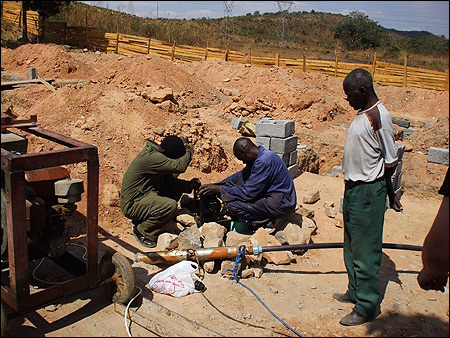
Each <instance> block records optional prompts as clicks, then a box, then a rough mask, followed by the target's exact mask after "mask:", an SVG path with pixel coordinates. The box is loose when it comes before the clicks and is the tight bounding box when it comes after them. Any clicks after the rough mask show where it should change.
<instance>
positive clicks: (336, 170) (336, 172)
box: [331, 166, 343, 177]
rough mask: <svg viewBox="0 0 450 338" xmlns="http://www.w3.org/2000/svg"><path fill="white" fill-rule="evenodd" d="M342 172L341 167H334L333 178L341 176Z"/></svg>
mask: <svg viewBox="0 0 450 338" xmlns="http://www.w3.org/2000/svg"><path fill="white" fill-rule="evenodd" d="M342 172H343V171H342V167H341V166H334V167H333V169H331V176H332V177H336V176H337V175H338V174H341V173H342Z"/></svg>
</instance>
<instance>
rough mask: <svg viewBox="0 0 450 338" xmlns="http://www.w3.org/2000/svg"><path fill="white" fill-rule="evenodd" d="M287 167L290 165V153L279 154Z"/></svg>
mask: <svg viewBox="0 0 450 338" xmlns="http://www.w3.org/2000/svg"><path fill="white" fill-rule="evenodd" d="M277 155H278V156H280V158H281V160H282V161H283V163H284V165H285V166H286V167H289V154H278V153H277Z"/></svg>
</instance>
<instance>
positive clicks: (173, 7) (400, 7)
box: [81, 1, 449, 38]
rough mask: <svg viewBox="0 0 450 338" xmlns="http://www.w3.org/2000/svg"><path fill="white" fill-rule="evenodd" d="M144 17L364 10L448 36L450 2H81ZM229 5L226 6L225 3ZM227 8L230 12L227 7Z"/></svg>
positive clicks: (407, 27) (381, 20)
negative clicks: (283, 11) (282, 11)
mask: <svg viewBox="0 0 450 338" xmlns="http://www.w3.org/2000/svg"><path fill="white" fill-rule="evenodd" d="M81 2H84V3H87V4H90V5H93V6H99V7H105V8H109V9H113V10H119V11H121V12H126V13H130V14H134V15H137V16H141V17H144V18H157V17H158V18H169V19H199V18H202V17H205V18H210V19H216V18H221V17H224V16H225V13H227V12H228V13H230V16H240V15H246V14H247V13H252V14H253V13H254V12H256V11H259V12H260V13H261V14H263V13H268V12H272V13H273V12H278V11H279V10H280V9H282V10H288V11H289V12H299V11H307V12H311V10H314V11H316V12H324V13H335V14H342V15H347V14H348V13H350V12H351V11H353V10H358V11H361V12H364V13H365V14H366V15H367V16H368V17H369V19H371V20H373V21H375V22H377V23H378V24H379V25H381V26H382V27H384V28H393V29H397V30H402V31H428V32H430V33H433V34H435V35H444V36H445V37H446V38H449V1H81ZM225 4H226V5H225ZM226 7H227V8H228V11H226V10H225V8H226Z"/></svg>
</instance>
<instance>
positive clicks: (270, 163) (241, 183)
mask: <svg viewBox="0 0 450 338" xmlns="http://www.w3.org/2000/svg"><path fill="white" fill-rule="evenodd" d="M233 153H234V156H236V158H237V159H238V160H240V161H242V162H243V163H244V164H245V165H246V166H245V168H244V169H243V170H241V171H238V172H237V173H235V174H233V175H231V176H229V177H227V178H226V179H224V180H223V181H222V182H221V183H220V184H206V185H202V186H201V187H200V190H199V193H200V194H201V195H210V194H220V196H221V199H222V201H223V202H224V203H225V207H226V210H227V211H228V213H229V214H230V215H232V216H233V217H234V218H241V219H244V220H246V221H248V222H249V223H250V224H251V227H252V230H253V231H254V230H257V229H258V228H266V229H267V230H268V232H269V233H273V232H274V231H276V230H278V228H279V227H281V226H282V225H283V223H285V221H286V218H287V217H288V216H290V215H291V214H292V213H293V212H294V211H295V207H296V205H297V195H296V192H295V186H294V181H293V179H292V177H291V175H290V173H289V171H288V169H287V168H286V165H285V164H284V162H283V161H282V160H281V158H280V157H279V156H278V155H277V154H276V153H275V152H273V151H271V150H268V149H266V148H264V147H263V146H259V147H258V146H256V145H255V144H254V143H253V142H252V141H251V140H250V139H249V138H247V137H241V138H238V139H237V140H236V141H235V143H234V146H233Z"/></svg>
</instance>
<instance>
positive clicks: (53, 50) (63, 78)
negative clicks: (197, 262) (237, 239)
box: [1, 44, 449, 337]
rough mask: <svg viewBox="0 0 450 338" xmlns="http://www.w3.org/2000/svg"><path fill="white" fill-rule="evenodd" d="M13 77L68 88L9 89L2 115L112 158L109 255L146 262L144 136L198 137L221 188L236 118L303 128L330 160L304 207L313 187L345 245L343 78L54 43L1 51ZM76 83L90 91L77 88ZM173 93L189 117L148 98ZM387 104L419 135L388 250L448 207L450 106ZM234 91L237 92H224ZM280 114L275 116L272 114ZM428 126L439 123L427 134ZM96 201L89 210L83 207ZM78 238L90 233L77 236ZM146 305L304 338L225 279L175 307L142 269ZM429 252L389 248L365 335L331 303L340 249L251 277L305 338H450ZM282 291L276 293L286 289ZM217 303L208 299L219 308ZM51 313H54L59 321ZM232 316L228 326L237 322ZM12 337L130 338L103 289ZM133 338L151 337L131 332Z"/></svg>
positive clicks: (23, 322)
mask: <svg viewBox="0 0 450 338" xmlns="http://www.w3.org/2000/svg"><path fill="white" fill-rule="evenodd" d="M1 53H2V54H1V56H2V58H1V67H2V80H3V79H10V78H11V77H12V76H15V77H16V78H17V79H25V78H27V77H28V68H30V67H34V68H36V70H37V74H38V76H40V77H42V78H45V79H56V81H55V82H54V84H55V86H57V87H58V89H57V91H56V92H51V91H49V90H48V89H46V87H45V86H42V85H28V86H25V87H21V88H17V89H14V90H10V91H2V95H1V100H2V113H3V112H4V111H6V110H7V108H8V107H10V109H12V111H13V112H14V113H15V114H17V115H18V117H19V118H28V117H29V116H30V115H31V114H36V115H37V116H38V122H39V123H40V125H41V126H42V127H44V128H46V129H49V130H52V131H55V132H58V133H61V134H63V135H66V136H69V137H72V138H75V139H79V140H81V141H83V142H86V143H90V144H94V145H96V146H97V147H98V150H99V158H100V196H99V197H100V206H99V227H100V235H99V236H100V237H99V238H100V247H101V248H105V247H111V248H113V249H114V250H117V251H120V252H122V253H124V254H125V255H126V256H128V257H130V258H132V257H133V256H134V254H135V253H136V252H139V251H145V248H144V247H141V246H139V244H137V243H136V242H135V240H134V238H133V237H132V236H131V234H130V227H129V223H128V221H127V220H126V219H125V218H124V217H123V215H122V214H121V212H120V208H119V205H118V192H119V190H120V184H121V179H122V176H123V173H124V172H125V170H126V168H127V166H128V164H129V163H130V161H131V160H132V159H133V158H134V156H135V155H136V153H137V152H138V151H139V150H140V149H141V147H142V146H143V144H144V140H145V139H146V138H151V139H155V140H157V141H159V140H161V139H162V137H163V135H167V134H170V133H177V134H185V135H187V136H189V138H190V139H191V141H192V143H193V144H194V147H195V154H194V160H193V162H192V165H191V167H190V168H189V169H188V171H187V172H186V173H185V174H183V175H182V177H183V178H186V179H190V178H192V177H199V178H200V179H201V180H202V182H204V183H208V182H214V181H217V180H219V179H221V178H224V177H225V176H227V175H229V174H230V173H232V172H234V171H235V170H238V169H240V168H241V166H240V163H238V162H237V161H236V160H235V159H234V158H233V156H232V152H231V147H232V144H233V142H234V140H235V139H236V138H237V137H239V136H241V135H240V134H239V133H237V132H236V131H235V130H234V129H232V128H231V127H230V121H231V118H232V117H233V116H236V114H237V113H236V112H235V111H232V110H230V106H231V105H232V103H233V101H236V102H237V103H238V105H240V106H241V107H243V108H242V110H241V111H240V113H241V114H243V115H245V118H246V119H248V120H249V121H251V122H254V123H256V122H257V121H258V120H259V119H260V118H262V117H264V116H266V115H270V116H271V117H273V118H275V119H290V120H295V122H296V135H298V137H299V143H300V144H307V145H309V146H311V147H312V148H313V149H314V150H315V152H316V153H317V154H318V158H319V164H320V172H319V175H316V174H312V173H304V174H302V175H301V176H300V177H298V178H297V179H296V180H295V184H296V188H297V194H298V199H299V201H301V200H302V196H303V195H304V194H305V192H306V191H308V190H309V189H311V188H318V189H319V190H320V192H321V200H320V201H319V202H317V203H316V204H314V205H313V206H312V207H311V208H313V209H314V210H315V214H316V216H315V221H316V223H317V226H318V230H317V233H316V234H315V235H314V236H313V237H312V240H313V241H314V242H315V243H328V242H341V241H342V239H343V233H342V231H343V230H342V228H338V227H336V226H335V220H333V219H330V218H328V217H326V216H325V215H324V212H323V202H324V201H334V202H335V204H337V205H339V201H340V198H341V196H342V191H343V182H342V178H339V177H338V178H334V177H326V176H322V175H321V174H324V173H327V172H331V169H332V168H333V166H336V165H340V163H341V159H342V152H343V148H344V145H345V139H346V132H347V128H348V126H349V125H350V123H351V120H352V118H353V111H352V110H351V109H350V107H349V106H348V104H347V102H346V101H345V100H344V94H343V91H342V80H340V79H335V78H333V77H329V76H324V75H320V74H305V73H302V72H298V71H289V70H285V69H275V68H272V69H262V68H255V67H246V66H245V65H240V64H233V63H227V62H198V63H194V64H180V63H173V62H170V61H166V60H162V59H159V58H156V57H146V56H135V57H124V56H119V55H115V54H96V53H92V52H88V53H83V52H82V51H80V50H69V49H64V48H63V47H60V46H55V45H40V44H35V45H31V44H30V45H24V46H21V47H18V48H16V49H14V50H11V49H6V48H2V51H1ZM75 80H83V83H76V81H75ZM154 85H158V86H165V87H168V88H172V89H173V91H174V93H175V94H176V97H177V101H178V103H179V106H178V108H177V107H175V108H174V107H169V106H158V105H155V104H153V103H151V102H150V101H149V100H147V99H145V97H144V95H143V93H145V91H146V90H147V89H148V87H149V86H154ZM376 91H377V93H378V95H379V98H380V99H381V100H382V101H383V102H384V103H385V105H386V107H387V108H388V109H389V110H390V111H391V114H392V116H393V118H395V119H407V120H409V121H410V122H411V128H414V129H416V130H417V132H416V133H415V134H413V135H411V136H410V137H409V138H408V139H407V140H405V141H404V142H405V143H406V144H407V145H408V150H410V151H408V152H407V153H405V156H404V165H403V173H404V174H403V178H402V186H403V187H404V188H405V194H404V195H403V199H402V202H403V205H404V213H403V214H397V213H395V212H393V211H391V210H388V211H387V213H386V222H385V232H384V241H385V242H387V243H398V244H412V245H422V242H423V239H424V237H425V235H426V233H427V231H428V229H429V227H430V225H431V223H432V221H433V219H434V216H435V214H436V211H437V209H438V206H439V203H440V197H439V196H438V195H437V194H436V191H437V189H438V188H439V186H440V184H441V182H442V179H443V177H444V174H445V171H446V170H447V166H445V165H439V164H434V163H429V162H428V161H427V150H428V148H429V147H431V146H435V147H441V148H447V149H448V135H449V131H448V128H449V123H448V121H449V96H448V92H438V91H430V90H422V89H415V88H397V87H389V86H381V85H379V84H377V85H376ZM224 93H226V94H229V93H231V94H232V95H231V96H230V95H225V94H224ZM263 106H265V107H269V108H266V110H263V109H262V107H263ZM425 123H427V124H428V123H430V124H431V125H430V126H428V127H426V126H425ZM52 147H53V146H52V145H51V144H48V143H45V142H42V141H40V140H38V139H36V138H31V139H30V144H29V151H31V152H33V151H42V150H47V149H53V148H52ZM70 170H71V174H72V176H73V177H80V178H84V176H85V174H86V172H85V169H84V168H83V167H81V166H74V167H73V168H70ZM85 207H86V206H85V202H84V201H82V202H81V203H80V205H79V209H78V210H79V211H80V212H81V213H83V210H85ZM68 232H69V234H70V235H71V236H73V237H74V238H75V237H78V236H83V229H82V228H80V227H79V226H76V225H73V227H70V228H69V229H68ZM133 268H134V272H135V275H136V278H137V286H139V287H140V288H141V289H142V290H143V293H144V295H145V296H146V297H147V298H149V299H152V300H153V301H154V302H156V303H158V304H161V305H162V306H165V307H167V308H169V309H170V310H173V311H175V312H177V313H180V314H183V315H184V316H186V317H188V318H189V319H192V320H193V321H195V322H197V323H200V324H201V325H203V326H205V327H207V328H209V329H210V330H213V331H215V332H217V333H219V334H221V335H224V336H293V335H294V334H293V333H292V332H290V331H288V330H287V329H285V328H284V327H283V325H281V324H280V323H279V322H278V321H277V320H276V319H275V318H274V317H273V316H272V315H271V314H270V313H269V312H268V311H267V310H266V309H265V308H264V307H263V306H262V305H261V304H260V303H259V302H258V301H257V299H256V298H255V297H254V296H253V295H252V294H251V293H250V292H248V291H247V290H246V289H244V288H243V287H242V286H240V285H238V284H236V283H235V282H234V281H230V280H227V279H225V278H222V277H221V276H220V273H217V274H207V275H206V276H205V280H204V282H205V284H206V286H207V291H206V292H205V293H204V294H192V295H189V296H186V297H183V298H171V297H170V296H165V295H161V294H155V293H152V292H150V291H149V290H148V289H146V288H145V285H146V283H147V282H148V281H149V280H150V278H151V276H152V275H153V274H154V273H155V272H157V271H159V268H158V267H156V266H151V265H146V264H143V263H135V264H133ZM420 268H421V260H420V252H414V251H402V250H385V251H384V255H383V264H382V268H381V273H380V274H381V290H382V295H383V302H382V304H381V311H382V312H381V315H380V316H378V317H377V319H376V320H375V321H373V322H370V323H367V324H365V325H362V326H360V327H355V328H347V327H343V326H341V325H340V324H339V319H340V318H341V317H342V316H344V315H345V314H347V312H349V311H350V310H351V306H349V305H346V304H340V303H338V302H336V301H334V300H332V298H331V296H332V294H333V293H334V292H340V291H344V290H345V287H346V275H345V268H344V265H343V259H342V251H341V250H340V249H323V250H309V251H308V252H307V253H305V254H304V255H301V256H297V262H296V263H292V264H290V265H285V266H275V265H270V264H269V265H266V266H265V269H264V274H263V276H262V277H261V278H260V279H257V278H251V279H247V280H242V282H243V283H244V284H246V285H247V286H249V287H250V288H251V289H252V290H254V291H255V293H256V294H257V295H258V296H259V297H261V298H262V299H263V301H264V302H265V303H266V304H267V306H268V307H269V308H270V309H271V310H272V311H273V312H274V313H275V314H277V315H278V316H279V317H280V318H282V320H283V321H284V322H286V323H287V324H288V325H290V326H291V327H292V328H294V329H295V330H296V331H298V332H300V333H301V334H302V335H305V336H448V334H449V326H448V324H449V317H448V309H449V297H448V293H447V294H442V293H438V292H433V291H429V292H426V291H423V290H421V289H420V288H419V287H418V285H417V281H416V277H417V273H418V271H419V270H420ZM276 291H278V292H276ZM208 300H209V301H208ZM49 310H52V311H49ZM225 314H226V315H225ZM11 329H12V331H11V333H12V335H13V336H73V337H75V336H126V335H127V332H126V330H125V325H124V321H123V317H121V316H120V315H119V314H117V313H116V312H114V310H113V305H111V303H110V300H109V299H108V297H106V296H105V294H104V292H102V290H92V291H90V292H88V293H85V294H83V295H81V296H79V297H74V298H71V299H68V300H67V302H64V303H62V304H56V307H54V308H50V309H48V308H46V309H39V310H37V311H35V312H32V313H30V314H27V315H26V316H19V317H18V318H16V319H14V320H13V321H11ZM132 334H133V335H134V336H145V335H149V333H148V331H146V330H144V329H142V328H140V327H138V326H137V325H134V324H133V325H132Z"/></svg>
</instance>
